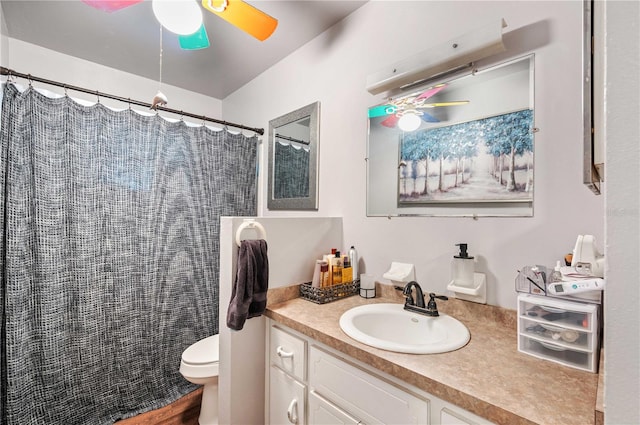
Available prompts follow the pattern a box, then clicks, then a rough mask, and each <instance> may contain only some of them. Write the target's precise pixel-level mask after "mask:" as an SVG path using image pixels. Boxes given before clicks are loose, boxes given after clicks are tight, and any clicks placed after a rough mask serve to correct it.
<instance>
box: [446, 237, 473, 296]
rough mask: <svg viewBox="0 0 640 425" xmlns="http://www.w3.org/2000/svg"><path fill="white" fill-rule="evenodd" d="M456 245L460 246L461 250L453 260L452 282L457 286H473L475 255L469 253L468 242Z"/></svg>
mask: <svg viewBox="0 0 640 425" xmlns="http://www.w3.org/2000/svg"><path fill="white" fill-rule="evenodd" d="M456 246H458V247H460V252H459V253H458V255H454V256H453V261H452V262H451V279H452V283H453V284H454V285H456V286H463V287H465V288H473V287H474V282H473V272H474V271H475V265H474V261H473V257H471V256H469V253H467V244H466V243H459V244H456Z"/></svg>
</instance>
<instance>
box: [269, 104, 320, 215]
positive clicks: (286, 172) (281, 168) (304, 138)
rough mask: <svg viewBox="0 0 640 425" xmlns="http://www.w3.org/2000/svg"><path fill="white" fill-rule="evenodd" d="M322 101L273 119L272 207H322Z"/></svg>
mask: <svg viewBox="0 0 640 425" xmlns="http://www.w3.org/2000/svg"><path fill="white" fill-rule="evenodd" d="M319 113H320V102H315V103H312V104H310V105H307V106H304V107H302V108H300V109H297V110H295V111H293V112H290V113H288V114H285V115H283V116H281V117H278V118H275V119H273V120H271V121H269V161H268V163H269V167H268V170H269V178H268V191H269V195H268V198H267V208H269V209H270V210H317V209H318V187H317V182H318V176H317V172H318V142H319V119H318V117H319Z"/></svg>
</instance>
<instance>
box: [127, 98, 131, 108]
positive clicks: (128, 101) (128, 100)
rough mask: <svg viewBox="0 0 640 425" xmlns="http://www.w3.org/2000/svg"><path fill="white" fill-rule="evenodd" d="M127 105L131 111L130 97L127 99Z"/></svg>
mask: <svg viewBox="0 0 640 425" xmlns="http://www.w3.org/2000/svg"><path fill="white" fill-rule="evenodd" d="M127 103H128V104H129V110H131V98H130V97H128V98H127Z"/></svg>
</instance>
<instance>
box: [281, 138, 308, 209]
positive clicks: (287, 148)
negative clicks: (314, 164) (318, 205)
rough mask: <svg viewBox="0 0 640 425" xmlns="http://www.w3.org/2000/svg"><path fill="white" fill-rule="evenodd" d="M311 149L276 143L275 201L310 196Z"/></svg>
mask: <svg viewBox="0 0 640 425" xmlns="http://www.w3.org/2000/svg"><path fill="white" fill-rule="evenodd" d="M309 155H310V154H309V148H305V147H300V146H294V145H292V144H290V143H280V142H276V143H275V153H274V159H273V163H274V171H273V174H274V178H273V181H274V183H273V197H274V198H275V199H290V198H306V197H308V196H309Z"/></svg>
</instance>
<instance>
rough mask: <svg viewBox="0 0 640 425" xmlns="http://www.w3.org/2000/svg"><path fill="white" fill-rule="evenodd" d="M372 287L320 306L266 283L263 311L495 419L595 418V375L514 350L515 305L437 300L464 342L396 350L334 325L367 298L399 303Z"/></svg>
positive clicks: (565, 421) (579, 423) (566, 422)
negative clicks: (447, 347)
mask: <svg viewBox="0 0 640 425" xmlns="http://www.w3.org/2000/svg"><path fill="white" fill-rule="evenodd" d="M378 288H379V289H382V290H381V291H380V290H379V291H378V293H379V294H380V292H383V296H381V297H377V298H375V299H368V300H367V299H364V298H361V297H359V296H357V295H356V296H352V297H349V298H344V299H341V300H338V301H334V302H331V303H328V304H322V305H319V304H314V303H312V302H310V301H307V300H304V299H301V298H293V299H288V298H292V296H295V295H297V286H295V287H290V288H289V289H286V290H284V291H276V292H272V291H271V290H270V293H269V299H270V301H269V305H268V307H267V311H266V313H265V315H266V316H268V317H270V318H271V319H273V320H275V321H277V322H280V323H282V324H283V325H286V326H289V327H290V328H292V329H295V330H297V331H298V332H301V333H303V334H305V335H307V336H309V337H310V338H313V339H315V340H317V341H320V342H322V343H323V344H326V345H328V346H330V347H332V348H334V349H336V350H338V351H340V352H342V353H345V354H347V355H349V356H351V357H353V358H355V359H357V360H360V361H362V362H364V363H366V364H369V365H371V366H373V367H375V368H376V369H378V370H381V371H382V372H385V373H388V374H389V375H392V376H395V377H397V378H399V379H401V380H403V381H405V382H407V383H409V384H411V385H414V386H416V387H418V388H420V389H422V390H424V391H426V392H428V393H431V394H433V395H435V396H436V397H439V398H441V399H443V400H445V401H448V402H451V403H454V404H456V405H458V406H460V407H461V408H463V409H466V410H468V411H470V412H473V413H475V414H476V415H479V416H481V417H484V418H486V419H488V420H490V421H492V422H495V423H498V424H510V425H512V424H562V425H571V424H576V425H588V424H594V423H595V406H596V392H597V388H598V374H595V373H589V372H585V371H580V370H577V369H573V368H570V367H567V366H563V365H559V364H556V363H553V362H548V361H544V360H540V359H537V358H535V357H532V356H529V355H526V354H523V353H520V352H518V349H517V335H516V334H517V330H516V329H517V328H516V313H515V311H512V310H506V309H501V308H498V307H492V306H483V305H478V304H474V303H470V302H465V301H460V300H456V299H450V300H449V301H439V302H438V307H439V310H440V311H441V312H443V313H447V314H449V315H451V316H453V317H455V318H457V319H458V320H460V321H461V322H463V323H464V324H465V325H466V326H467V327H468V328H469V331H470V333H471V340H470V341H469V343H468V344H467V345H466V346H464V347H463V348H461V349H459V350H455V351H452V352H449V353H443V354H423V355H416V354H402V353H394V352H390V351H384V350H379V349H376V348H373V347H370V346H367V345H364V344H361V343H359V342H357V341H355V340H353V339H351V338H350V337H348V336H347V335H346V334H345V333H344V332H343V331H342V330H341V329H340V326H339V319H340V316H341V315H342V313H344V312H345V311H347V310H348V309H350V308H352V307H355V306H359V305H363V304H367V303H374V302H375V303H379V302H397V303H402V302H403V298H402V297H401V294H396V291H394V290H393V288H391V287H390V286H388V285H381V286H380V285H379V286H378ZM277 289H280V288H277ZM272 294H273V295H274V296H272Z"/></svg>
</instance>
